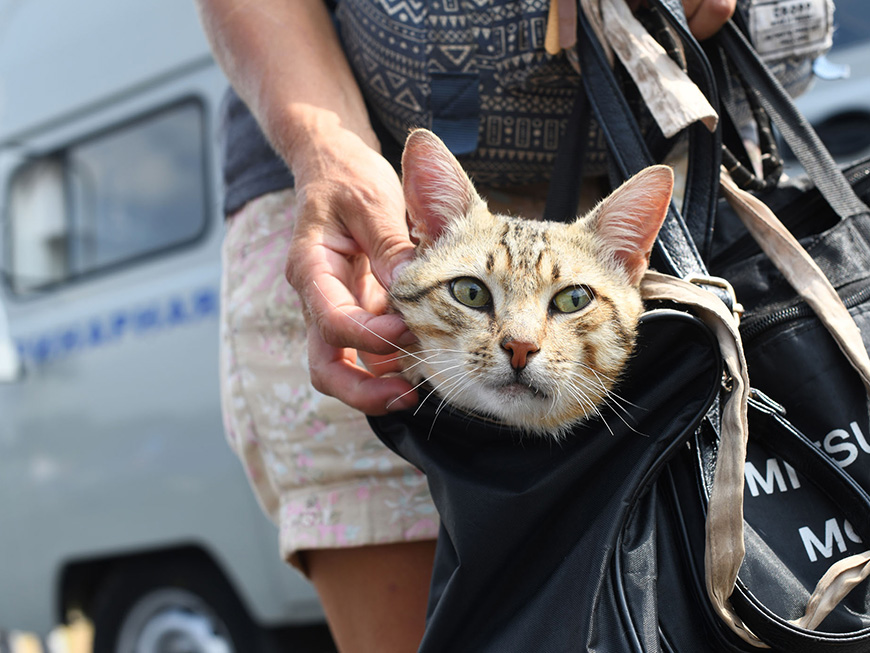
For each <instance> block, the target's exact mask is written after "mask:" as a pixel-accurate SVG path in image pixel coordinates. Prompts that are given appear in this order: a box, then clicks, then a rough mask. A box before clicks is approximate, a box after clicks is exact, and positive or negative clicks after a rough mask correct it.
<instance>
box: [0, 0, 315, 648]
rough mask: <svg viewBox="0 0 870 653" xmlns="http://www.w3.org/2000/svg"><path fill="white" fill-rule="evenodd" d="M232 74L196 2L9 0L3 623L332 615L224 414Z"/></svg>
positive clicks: (221, 641)
mask: <svg viewBox="0 0 870 653" xmlns="http://www.w3.org/2000/svg"><path fill="white" fill-rule="evenodd" d="M226 85H227V82H226V80H225V78H224V77H223V75H222V73H221V72H220V70H219V69H218V67H217V66H216V65H215V63H214V61H213V60H212V58H211V56H210V53H209V50H208V46H207V43H206V41H205V38H204V36H203V34H202V31H201V28H200V25H199V22H198V19H197V16H196V11H195V7H194V4H193V1H192V0H148V1H147V2H142V1H136V0H133V1H125V2H118V1H117V0H85V1H83V2H70V0H27V1H26V2H23V1H21V0H0V224H2V227H0V271H2V275H0V277H2V279H0V381H2V383H0V629H20V630H28V631H34V632H37V633H46V632H47V631H48V630H49V629H50V628H52V627H53V626H54V625H55V624H57V623H59V622H61V621H63V620H64V619H65V618H66V617H67V615H68V614H69V613H70V611H73V610H77V611H80V612H82V613H84V614H85V615H86V616H87V617H88V618H89V619H90V620H91V621H92V623H93V625H94V628H95V651H96V652H97V653H107V652H111V653H119V652H120V653H132V652H133V651H137V652H138V651H143V652H145V651H148V652H151V651H168V650H185V651H188V650H189V651H203V652H204V651H236V652H241V653H249V652H251V651H258V650H262V648H261V644H260V643H258V642H259V634H260V633H261V632H262V631H263V629H267V628H268V629H270V628H275V627H279V626H280V627H287V626H302V625H307V624H322V619H323V617H322V611H321V609H320V606H319V603H318V601H317V598H316V595H315V594H314V592H313V590H312V589H311V587H310V586H309V585H308V584H307V583H306V582H305V581H304V580H303V579H302V578H301V577H300V576H299V575H298V574H296V573H295V572H293V571H292V570H291V569H290V568H289V567H287V565H285V564H284V563H283V561H282V560H280V558H279V554H278V551H277V533H276V530H275V528H274V526H273V525H272V524H271V523H269V521H268V520H267V519H266V518H265V517H264V515H263V514H262V513H261V511H260V509H259V507H258V506H257V504H256V501H255V499H254V497H253V494H252V493H251V491H250V489H249V488H248V486H247V482H246V480H245V478H244V473H243V470H242V467H241V465H240V464H239V462H238V460H237V459H236V458H235V457H234V456H233V454H232V453H231V451H230V449H229V447H228V445H227V443H226V441H225V439H224V434H223V428H222V424H221V415H220V407H219V394H218V363H217V361H218V292H219V266H220V242H221V238H222V230H223V220H222V215H221V211H220V171H219V166H218V161H217V155H216V151H215V147H214V133H215V129H216V126H215V122H216V115H217V108H218V104H219V102H220V99H221V97H222V94H223V92H224V90H225V88H226ZM303 630H304V629H299V632H302V631H303ZM285 632H292V629H291V630H290V631H285ZM171 642H175V644H172V643H171ZM182 643H183V646H184V648H172V646H173V645H175V646H182ZM290 650H294V651H304V650H309V649H308V648H305V647H303V646H302V645H301V644H300V645H299V646H297V647H295V648H292V649H290ZM318 650H320V649H318Z"/></svg>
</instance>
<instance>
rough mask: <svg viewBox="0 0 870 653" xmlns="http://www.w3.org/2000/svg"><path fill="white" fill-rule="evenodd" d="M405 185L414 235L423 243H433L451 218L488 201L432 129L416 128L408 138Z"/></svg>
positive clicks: (406, 202)
mask: <svg viewBox="0 0 870 653" xmlns="http://www.w3.org/2000/svg"><path fill="white" fill-rule="evenodd" d="M402 187H403V189H404V193H405V207H406V208H407V210H408V219H409V222H410V228H411V235H412V236H414V237H415V238H416V239H417V240H418V241H419V243H420V246H421V247H426V246H428V245H431V244H432V243H433V242H435V241H436V240H438V238H439V236H440V235H441V233H442V232H443V231H444V228H445V227H446V226H447V225H448V224H449V223H450V222H452V221H453V220H456V219H457V218H459V217H462V216H463V215H467V214H468V213H470V212H471V210H472V209H473V208H474V207H475V206H477V205H478V204H479V205H483V203H484V202H483V199H481V197H480V195H478V193H477V191H476V190H475V189H474V185H473V184H472V183H471V180H470V179H469V178H468V175H467V174H465V171H464V170H463V169H462V166H461V165H459V161H457V160H456V157H455V156H453V154H452V153H451V152H450V150H448V149H447V146H446V145H445V144H444V143H443V142H442V141H441V139H440V138H438V137H437V136H436V135H435V134H433V133H432V132H431V131H429V130H428V129H415V130H414V131H412V132H411V133H410V135H409V136H408V140H407V141H405V150H404V152H403V153H402Z"/></svg>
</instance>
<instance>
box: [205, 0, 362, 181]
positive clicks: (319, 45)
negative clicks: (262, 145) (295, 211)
mask: <svg viewBox="0 0 870 653" xmlns="http://www.w3.org/2000/svg"><path fill="white" fill-rule="evenodd" d="M197 5H198V8H199V12H200V17H201V20H202V23H203V27H204V29H205V32H206V34H207V36H208V39H209V41H210V43H211V46H212V50H213V52H214V54H215V57H216V59H217V60H218V63H219V64H220V66H221V68H223V70H224V72H225V73H226V75H227V77H228V78H229V80H230V82H231V83H232V85H233V87H234V88H235V89H236V91H237V92H238V93H239V95H240V96H241V97H242V99H243V100H244V101H245V103H246V104H247V105H248V106H249V107H250V109H251V111H252V112H253V114H254V116H255V117H256V118H257V121H258V122H259V123H260V125H261V127H262V128H263V131H264V132H265V134H266V136H267V137H268V138H269V140H270V142H271V143H272V145H273V146H274V147H275V148H276V150H277V151H278V152H279V154H281V155H282V156H283V157H284V158H285V160H286V161H287V162H288V164H290V167H291V168H295V167H297V166H298V165H301V161H299V159H301V158H304V157H307V156H310V154H311V152H312V149H316V148H317V147H318V143H319V142H322V141H323V140H324V139H330V138H341V137H347V136H348V134H347V132H348V131H349V132H351V133H352V134H355V135H356V136H358V137H360V138H361V139H362V140H363V141H364V142H365V143H366V144H367V145H369V146H370V147H373V148H375V149H379V145H378V142H377V138H376V137H375V135H374V133H373V131H372V129H371V124H370V122H369V119H368V114H367V112H366V108H365V103H364V101H363V98H362V94H361V93H360V90H359V87H358V86H357V84H356V80H355V79H354V77H353V73H352V72H351V69H350V66H349V64H348V62H347V58H346V57H345V55H344V52H343V51H342V49H341V46H340V44H339V41H338V37H337V35H336V33H335V29H334V27H333V24H332V19H331V17H330V15H329V12H328V11H327V9H326V6H325V4H324V2H323V0H256V1H255V2H239V0H197Z"/></svg>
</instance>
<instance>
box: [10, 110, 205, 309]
mask: <svg viewBox="0 0 870 653" xmlns="http://www.w3.org/2000/svg"><path fill="white" fill-rule="evenodd" d="M202 122H203V120H202V110H201V108H200V106H199V104H197V103H195V102H188V103H185V104H182V105H177V106H175V107H173V108H171V109H168V110H165V111H162V112H160V113H157V114H152V115H150V116H148V117H147V118H144V119H141V120H137V121H135V122H132V123H126V124H124V125H122V126H119V127H116V128H114V129H111V130H110V131H105V132H101V133H100V134H98V135H96V136H93V137H91V138H88V139H85V140H81V141H78V142H76V143H74V144H72V145H69V146H68V147H66V148H63V149H62V150H60V151H57V152H53V153H51V154H50V155H46V156H43V157H38V158H36V159H31V160H30V161H29V162H28V163H26V164H25V165H23V166H22V167H21V168H20V169H19V170H18V171H17V172H16V173H15V175H13V177H12V181H11V184H10V188H9V203H8V213H7V238H6V243H7V260H8V261H9V262H10V265H9V266H8V267H7V269H8V272H9V275H10V277H11V282H12V288H13V290H14V291H16V292H18V293H27V292H32V291H34V290H37V289H45V288H46V287H48V286H53V285H57V284H59V283H63V282H65V281H68V280H71V279H74V278H76V277H80V276H82V275H86V274H90V273H92V272H95V271H99V270H103V269H106V268H108V267H112V266H116V265H118V264H122V263H126V262H131V261H134V260H137V259H141V258H142V257H144V256H146V255H150V254H153V253H155V252H159V251H162V250H165V249H167V248H170V247H172V246H175V245H179V244H182V243H186V242H190V241H191V240H193V239H195V238H196V237H197V236H198V235H199V234H201V233H202V232H203V230H204V229H205V226H206V221H207V215H206V210H207V209H206V207H207V203H206V186H205V184H206V175H205V169H204V168H205V159H204V149H203V148H204V141H203V125H202Z"/></svg>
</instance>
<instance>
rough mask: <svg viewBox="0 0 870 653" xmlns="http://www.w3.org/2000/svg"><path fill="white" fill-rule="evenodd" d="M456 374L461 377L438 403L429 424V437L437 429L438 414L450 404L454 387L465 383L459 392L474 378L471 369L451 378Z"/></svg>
mask: <svg viewBox="0 0 870 653" xmlns="http://www.w3.org/2000/svg"><path fill="white" fill-rule="evenodd" d="M456 376H459V379H457V380H456V381H455V382H454V383H453V385H452V386H450V387H449V388H448V389H447V391H446V392H445V393H444V396H443V397H442V399H441V403H440V404H438V408H436V409H435V417H433V418H432V424H430V425H429V434H428V435H427V436H426V437H427V438H431V437H432V432H433V431H434V429H435V422H436V421H437V420H438V416H439V415H441V411H442V410H444V408H446V407H447V406H448V405H449V401H448V399H449V397H450V395H451V393H453V391H454V389H456V388H457V386H460V384H464V385H461V386H460V388H459V389H458V390H457V392H458V391H459V390H461V389H462V388H464V387H465V386H467V385H468V384H469V383H471V382H472V381H473V380H474V379H473V374H472V373H471V372H470V371H465V372H463V373H462V374H460V375H454V376H453V377H451V378H455V377H456Z"/></svg>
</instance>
